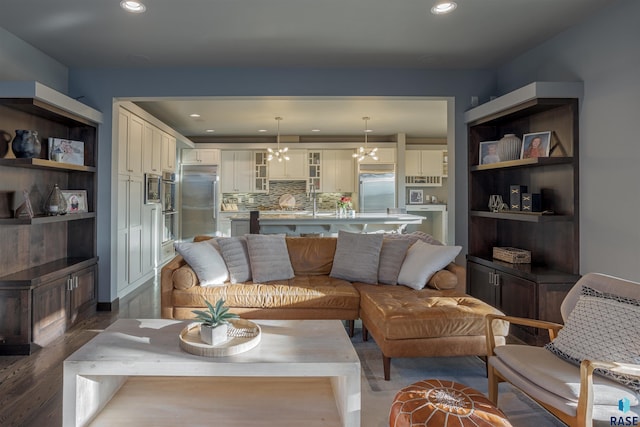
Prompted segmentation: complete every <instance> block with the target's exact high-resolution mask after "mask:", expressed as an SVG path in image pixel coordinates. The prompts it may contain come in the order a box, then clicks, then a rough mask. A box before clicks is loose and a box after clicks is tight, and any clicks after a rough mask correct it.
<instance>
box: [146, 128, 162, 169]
mask: <svg viewBox="0 0 640 427" xmlns="http://www.w3.org/2000/svg"><path fill="white" fill-rule="evenodd" d="M142 168H143V171H144V173H151V174H156V175H160V174H161V173H162V134H161V131H160V129H158V128H157V127H155V126H153V125H152V124H150V123H146V122H145V123H144V129H143V132H142Z"/></svg>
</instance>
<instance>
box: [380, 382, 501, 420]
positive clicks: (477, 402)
mask: <svg viewBox="0 0 640 427" xmlns="http://www.w3.org/2000/svg"><path fill="white" fill-rule="evenodd" d="M466 426H470V427H471V426H473V427H483V426H486V427H511V424H510V423H509V421H507V417H505V415H504V414H503V413H502V411H501V410H499V409H498V408H496V407H495V405H494V404H493V403H491V401H490V400H489V399H487V398H486V397H485V396H484V394H482V393H480V392H479V391H478V390H475V389H473V388H471V387H467V386H465V385H462V384H458V383H456V382H453V381H443V380H423V381H418V382H417V383H413V384H411V385H410V386H408V387H405V388H403V389H402V390H400V391H399V392H398V394H396V397H395V399H394V400H393V404H392V405H391V412H390V414H389V427H466Z"/></svg>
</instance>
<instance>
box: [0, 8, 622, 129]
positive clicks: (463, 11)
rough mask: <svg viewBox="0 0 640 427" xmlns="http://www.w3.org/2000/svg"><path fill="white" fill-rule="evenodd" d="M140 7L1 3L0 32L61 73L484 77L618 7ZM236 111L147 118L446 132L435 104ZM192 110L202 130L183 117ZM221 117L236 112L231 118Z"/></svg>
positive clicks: (158, 108) (270, 106)
mask: <svg viewBox="0 0 640 427" xmlns="http://www.w3.org/2000/svg"><path fill="white" fill-rule="evenodd" d="M143 1H144V2H145V4H146V6H147V11H146V12H145V13H143V14H138V15H133V14H129V13H126V12H124V11H123V10H122V9H121V8H120V7H119V2H120V1H119V0H55V1H49V0H20V1H15V0H0V27H2V28H4V29H5V30H7V31H9V32H11V33H13V34H14V35H16V36H17V37H19V38H21V39H22V40H24V41H26V42H28V43H30V44H31V45H33V46H35V47H36V48H38V49H40V50H42V51H43V52H45V53H46V54H48V55H49V56H51V57H53V58H55V59H57V60H58V61H59V62H61V63H62V64H64V65H66V66H67V67H69V68H74V67H118V68H119V67H122V68H131V67H136V68H140V67H222V66H224V67H236V66H237V67H385V68H388V67H403V68H440V69H445V68H446V69H451V68H465V69H469V68H493V67H496V66H499V65H500V64H502V63H504V62H505V61H507V60H509V59H511V58H513V57H514V55H517V54H519V53H521V52H523V51H526V50H527V49H529V48H531V47H533V46H535V45H537V44H540V43H541V42H543V41H544V40H547V39H549V38H551V37H553V36H554V35H556V34H558V33H560V32H562V31H564V30H565V29H567V28H568V27H570V26H572V25H574V24H575V23H577V22H579V21H581V20H583V19H584V18H585V17H587V16H589V15H591V14H593V13H595V12H596V11H597V10H598V9H600V8H603V7H606V6H607V5H609V4H611V3H612V2H614V1H615V0H457V3H458V8H457V9H456V10H455V11H454V12H453V13H452V14H450V15H445V16H435V15H432V14H431V13H430V12H429V10H430V8H431V6H433V5H434V4H435V3H436V0H397V1H389V0H143ZM244 101H245V103H244V104H243V105H241V102H240V100H238V101H237V102H233V103H230V101H229V100H225V102H224V105H221V104H215V105H214V104H210V105H207V101H203V100H201V101H198V102H195V101H194V100H181V101H177V100H170V101H163V102H161V103H156V104H154V105H151V104H146V106H145V108H148V109H149V110H150V111H151V110H154V111H155V113H154V114H157V115H158V117H159V118H161V119H162V120H163V121H165V122H166V123H167V124H168V125H170V126H172V127H175V128H176V129H177V130H178V131H180V132H181V133H183V134H184V135H205V133H204V129H206V128H213V129H216V134H219V135H224V134H234V133H236V132H241V133H243V134H245V133H247V132H249V133H253V130H255V129H256V128H257V127H265V128H267V129H269V130H270V131H272V130H273V129H274V128H275V126H274V125H273V126H271V128H268V125H269V122H268V120H269V118H270V119H271V120H272V122H273V123H274V124H275V120H273V117H275V115H282V116H283V118H284V120H283V122H282V124H281V127H282V129H283V131H284V133H288V134H293V133H298V132H303V130H304V129H307V128H309V129H310V128H311V127H318V128H320V129H324V130H323V132H325V131H326V132H330V133H332V134H337V133H342V132H347V131H348V132H349V133H353V132H355V130H357V129H363V128H364V126H363V124H362V120H361V117H362V116H363V115H369V116H371V119H372V120H371V123H370V127H371V128H372V129H374V131H375V132H376V133H377V132H380V133H383V134H390V133H394V132H397V130H396V126H394V127H393V128H391V127H389V128H388V127H387V124H386V121H388V119H389V118H392V117H393V118H394V120H400V119H402V118H403V117H405V116H406V117H409V116H411V117H413V118H414V119H415V122H414V121H411V122H410V123H405V124H403V126H404V127H403V130H404V131H406V132H407V134H410V133H414V132H415V133H419V134H420V136H443V133H442V132H443V126H444V123H441V122H438V121H437V120H433V122H434V123H435V122H437V124H436V127H431V125H430V122H431V116H430V114H427V110H428V109H430V108H433V109H435V110H438V111H439V108H440V107H439V106H438V105H434V106H431V107H428V106H427V105H426V104H425V105H422V106H421V111H422V112H423V114H418V113H416V112H415V105H411V103H410V102H409V101H406V100H405V101H402V100H389V101H382V100H380V99H370V100H366V99H351V100H349V102H350V103H352V104H353V108H349V111H348V114H346V113H345V108H347V107H346V106H344V105H342V104H341V103H335V101H336V100H333V101H331V100H326V99H324V100H322V99H313V100H312V101H313V102H311V100H308V99H307V100H300V101H293V100H284V99H268V100H260V101H261V102H259V103H257V104H255V108H256V109H255V111H251V109H247V107H248V106H250V105H253V104H251V103H250V102H249V100H246V99H245V100H244ZM254 101H255V100H254ZM368 101H371V104H368V105H366V106H363V103H367V102H368ZM298 102H302V103H303V104H304V108H302V107H301V105H299V104H298ZM387 102H389V104H388V105H389V108H390V109H389V108H385V105H386V104H387ZM422 102H427V101H425V100H422ZM392 104H393V105H392ZM289 106H291V107H295V108H288V107H289ZM323 106H324V107H325V108H323ZM360 107H362V108H360ZM405 107H409V108H408V109H407V108H405ZM301 108H302V110H301ZM394 108H397V110H394ZM196 109H197V110H200V111H198V112H199V113H200V114H201V115H202V121H198V120H193V119H189V120H188V118H185V117H184V114H185V113H187V112H189V113H191V112H193V111H195V110H196ZM227 110H229V111H239V113H238V115H233V117H235V119H230V114H228V112H227ZM334 112H341V113H342V114H340V115H339V116H338V115H337V114H333V113H334ZM436 114H438V115H440V117H441V111H439V112H438V113H436ZM207 117H216V118H217V119H216V120H214V121H211V122H208V121H207ZM304 117H307V118H310V119H309V121H308V122H307V121H304V122H302V120H304ZM223 119H224V121H223ZM298 120H300V121H301V122H300V123H297V121H298ZM234 121H235V123H234ZM339 123H340V124H339ZM240 124H243V125H246V127H242V126H240V127H239V125H240ZM338 126H339V127H338ZM329 127H331V130H329ZM298 129H299V130H298Z"/></svg>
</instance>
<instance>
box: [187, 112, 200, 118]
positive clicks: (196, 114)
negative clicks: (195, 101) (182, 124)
mask: <svg viewBox="0 0 640 427" xmlns="http://www.w3.org/2000/svg"><path fill="white" fill-rule="evenodd" d="M189 117H191V118H194V119H197V118H198V117H200V114H198V113H193V114H189Z"/></svg>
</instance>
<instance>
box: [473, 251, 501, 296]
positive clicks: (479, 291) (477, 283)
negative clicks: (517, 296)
mask: <svg viewBox="0 0 640 427" xmlns="http://www.w3.org/2000/svg"><path fill="white" fill-rule="evenodd" d="M493 274H495V270H494V269H493V268H489V267H485V266H484V265H480V264H476V263H474V262H468V263H467V286H468V287H469V289H468V292H469V295H471V296H472V297H475V298H478V299H479V300H482V301H484V302H486V303H487V304H489V305H491V306H493V307H498V305H499V304H500V299H499V298H500V296H499V293H498V289H497V287H496V286H495V285H494V284H493V280H492V275H493Z"/></svg>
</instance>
